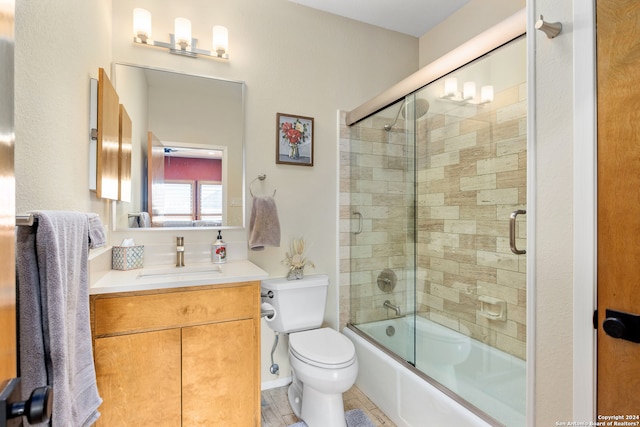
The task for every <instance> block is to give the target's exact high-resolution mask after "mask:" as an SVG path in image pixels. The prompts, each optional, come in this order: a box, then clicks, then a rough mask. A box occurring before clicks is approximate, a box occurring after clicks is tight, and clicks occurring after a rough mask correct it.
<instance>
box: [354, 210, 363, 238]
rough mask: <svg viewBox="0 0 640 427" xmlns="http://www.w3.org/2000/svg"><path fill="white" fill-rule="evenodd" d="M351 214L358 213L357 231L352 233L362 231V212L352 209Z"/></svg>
mask: <svg viewBox="0 0 640 427" xmlns="http://www.w3.org/2000/svg"><path fill="white" fill-rule="evenodd" d="M353 215H358V231H354V232H353V234H360V233H362V214H361V213H360V212H357V211H354V212H353Z"/></svg>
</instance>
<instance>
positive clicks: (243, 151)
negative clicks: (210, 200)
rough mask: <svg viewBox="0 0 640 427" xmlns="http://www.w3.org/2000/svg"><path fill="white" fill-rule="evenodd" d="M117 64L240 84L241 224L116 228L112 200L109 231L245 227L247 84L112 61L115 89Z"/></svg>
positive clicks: (172, 231) (114, 206)
mask: <svg viewBox="0 0 640 427" xmlns="http://www.w3.org/2000/svg"><path fill="white" fill-rule="evenodd" d="M117 65H123V66H128V67H137V68H143V69H146V70H153V71H163V72H168V73H173V74H180V75H183V76H188V77H199V78H205V79H210V80H217V81H222V82H229V83H237V84H240V85H241V96H242V99H241V104H242V109H241V111H242V119H243V120H242V135H241V140H242V225H221V226H216V227H148V228H118V226H117V224H118V221H117V213H118V203H119V202H116V201H114V202H113V203H111V218H110V222H111V231H117V232H123V231H128V232H131V231H136V232H138V231H143V232H149V231H167V232H171V233H175V232H176V231H189V230H194V231H196V230H243V229H245V228H246V222H247V197H246V196H247V195H246V191H247V188H246V182H247V173H246V172H247V169H246V162H247V145H246V140H245V135H246V126H247V124H246V123H247V121H246V91H247V85H246V83H245V82H244V81H243V80H232V79H226V78H220V77H215V76H210V75H204V74H194V73H187V72H184V71H176V70H171V69H167V68H159V67H151V66H148V65H140V64H134V63H128V62H113V63H112V64H111V76H112V81H113V84H114V86H115V87H116V91H117V89H118V83H117V79H118V76H117V74H116V66H117Z"/></svg>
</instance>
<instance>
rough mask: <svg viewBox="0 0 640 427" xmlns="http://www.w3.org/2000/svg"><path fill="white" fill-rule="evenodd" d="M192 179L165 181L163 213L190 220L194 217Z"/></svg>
mask: <svg viewBox="0 0 640 427" xmlns="http://www.w3.org/2000/svg"><path fill="white" fill-rule="evenodd" d="M194 184H195V182H194V181H165V183H164V185H163V190H164V191H163V192H164V206H163V207H164V214H165V215H166V216H171V217H173V218H174V219H176V217H178V218H181V219H188V220H191V219H193V217H194V197H193V196H194V194H193V187H194Z"/></svg>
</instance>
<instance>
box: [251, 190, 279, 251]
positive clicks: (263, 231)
mask: <svg viewBox="0 0 640 427" xmlns="http://www.w3.org/2000/svg"><path fill="white" fill-rule="evenodd" d="M265 246H275V247H279V246H280V221H279V220H278V209H277V208H276V202H275V200H273V197H268V196H260V197H254V198H253V206H252V207H251V219H250V220H249V248H250V249H251V250H254V251H260V250H263V249H264V248H265Z"/></svg>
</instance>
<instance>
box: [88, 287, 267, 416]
mask: <svg viewBox="0 0 640 427" xmlns="http://www.w3.org/2000/svg"><path fill="white" fill-rule="evenodd" d="M90 304H91V327H92V336H93V348H94V359H95V366H96V376H97V381H98V391H99V393H100V396H101V397H102V399H103V404H102V406H101V407H100V408H99V411H100V413H101V416H100V418H99V420H98V422H97V423H96V426H124V425H130V426H147V425H153V426H239V427H245V426H260V281H259V280H248V281H242V282H233V283H216V284H211V285H198V286H186V287H175V288H170V287H165V288H161V289H152V290H133V291H128V292H114V293H100V294H93V295H91V296H90Z"/></svg>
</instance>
